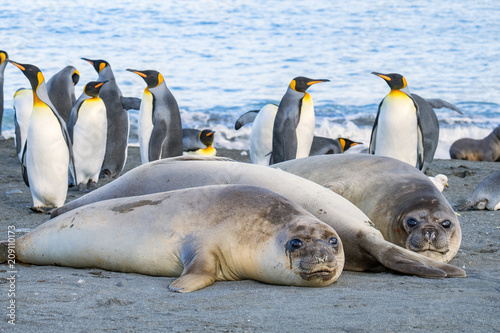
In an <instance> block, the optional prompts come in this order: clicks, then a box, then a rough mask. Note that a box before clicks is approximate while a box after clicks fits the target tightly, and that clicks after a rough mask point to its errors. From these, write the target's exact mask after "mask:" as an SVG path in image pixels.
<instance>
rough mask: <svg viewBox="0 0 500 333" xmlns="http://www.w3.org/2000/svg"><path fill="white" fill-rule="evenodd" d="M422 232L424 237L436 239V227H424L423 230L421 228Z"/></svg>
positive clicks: (429, 239) (430, 239)
mask: <svg viewBox="0 0 500 333" xmlns="http://www.w3.org/2000/svg"><path fill="white" fill-rule="evenodd" d="M422 233H423V235H424V237H425V239H426V240H428V241H432V240H434V239H436V229H434V228H425V229H424V230H422Z"/></svg>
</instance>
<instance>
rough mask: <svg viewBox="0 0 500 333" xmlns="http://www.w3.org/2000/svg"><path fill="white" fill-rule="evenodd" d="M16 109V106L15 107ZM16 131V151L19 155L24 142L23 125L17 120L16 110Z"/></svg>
mask: <svg viewBox="0 0 500 333" xmlns="http://www.w3.org/2000/svg"><path fill="white" fill-rule="evenodd" d="M14 110H15V108H14ZM14 126H15V128H14V132H15V135H16V153H17V155H18V156H19V153H20V152H21V147H22V142H21V127H20V126H19V123H18V122H17V115H16V113H15V112H14Z"/></svg>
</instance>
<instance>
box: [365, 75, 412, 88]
mask: <svg viewBox="0 0 500 333" xmlns="http://www.w3.org/2000/svg"><path fill="white" fill-rule="evenodd" d="M372 74H373V75H377V76H380V77H381V78H383V79H384V80H385V82H387V84H388V85H389V87H390V88H391V89H392V90H394V89H404V88H406V86H407V83H406V79H405V78H404V76H403V75H401V74H397V73H391V74H381V73H377V72H372Z"/></svg>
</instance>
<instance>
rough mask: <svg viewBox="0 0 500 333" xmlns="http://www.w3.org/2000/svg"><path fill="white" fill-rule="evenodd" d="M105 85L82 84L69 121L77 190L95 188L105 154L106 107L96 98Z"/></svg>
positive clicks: (96, 83) (98, 83)
mask: <svg viewBox="0 0 500 333" xmlns="http://www.w3.org/2000/svg"><path fill="white" fill-rule="evenodd" d="M105 83H106V82H98V81H91V82H89V83H87V84H86V85H85V87H84V88H83V93H82V95H81V96H80V97H79V98H78V101H77V102H76V104H75V106H74V107H73V109H72V110H71V115H70V117H69V121H68V132H69V136H70V138H71V142H72V143H73V155H74V160H75V173H76V179H78V184H76V185H78V190H79V191H83V190H84V186H85V185H87V189H89V190H94V189H95V188H96V185H97V181H98V180H99V173H100V171H101V166H102V162H103V160H104V154H105V153H106V133H107V130H108V125H107V122H108V121H107V119H106V106H105V105H104V102H103V100H102V99H101V98H99V91H100V90H101V88H102V86H103V85H104V84H105Z"/></svg>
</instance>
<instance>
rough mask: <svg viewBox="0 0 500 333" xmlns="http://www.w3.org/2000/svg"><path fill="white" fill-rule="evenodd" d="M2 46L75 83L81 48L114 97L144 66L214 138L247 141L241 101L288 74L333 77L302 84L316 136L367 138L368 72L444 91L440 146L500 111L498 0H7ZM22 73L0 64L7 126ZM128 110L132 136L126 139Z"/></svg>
mask: <svg viewBox="0 0 500 333" xmlns="http://www.w3.org/2000/svg"><path fill="white" fill-rule="evenodd" d="M0 41H1V42H0V49H1V50H5V51H7V52H8V53H9V57H10V58H11V59H12V60H14V61H18V62H21V63H30V64H34V65H37V66H38V67H40V69H41V70H42V72H43V73H44V75H45V77H46V79H47V80H48V78H50V77H51V76H52V75H53V74H55V73H56V72H58V71H59V70H61V69H62V68H63V67H65V66H67V65H73V66H75V67H76V68H77V69H78V71H79V72H80V83H78V85H77V86H76V91H77V95H79V94H81V91H82V88H83V86H84V85H85V83H86V82H88V81H92V80H95V79H96V77H97V74H96V72H95V71H94V69H93V67H92V66H91V65H90V64H88V63H87V62H85V61H83V60H81V59H80V58H81V57H86V58H90V59H104V60H106V61H108V62H109V63H110V64H111V67H112V68H113V70H114V73H115V76H116V79H117V82H118V84H119V86H120V88H121V89H122V92H123V94H124V95H125V96H134V97H142V93H143V90H144V88H145V83H144V81H143V80H142V79H141V78H140V77H139V76H137V75H134V74H133V73H130V72H127V71H126V68H135V69H139V70H140V69H155V70H158V71H160V72H161V73H162V74H163V76H164V77H165V80H166V83H167V85H168V86H169V88H170V89H171V90H172V92H173V94H174V95H175V97H176V99H177V101H178V103H179V106H180V108H181V116H182V121H183V127H189V128H199V129H203V128H211V129H213V130H215V131H216V132H217V134H216V147H224V148H236V149H248V147H249V134H250V129H251V128H250V126H248V125H247V126H245V127H243V128H242V129H240V130H239V131H236V130H234V122H235V120H236V119H237V118H238V117H239V116H240V115H241V114H243V113H244V112H246V111H249V110H254V109H260V108H261V107H262V106H264V105H265V104H266V103H270V102H272V103H279V101H280V99H281V97H282V96H283V94H284V93H285V91H286V89H287V86H288V84H289V83H290V81H291V80H292V79H293V78H294V77H296V76H307V77H310V78H315V79H330V80H331V82H329V83H321V84H317V85H314V86H312V87H311V88H310V89H309V90H308V92H309V93H310V94H311V96H312V97H313V100H314V103H315V111H316V135H322V136H329V137H333V138H336V137H339V136H342V137H347V138H351V139H352V140H355V141H361V142H364V143H365V147H366V146H367V145H368V143H369V138H370V132H371V126H372V123H373V120H374V119H375V115H376V112H377V107H378V104H379V102H380V101H381V99H382V98H383V97H384V96H385V95H386V94H387V93H388V92H389V87H388V86H387V84H386V83H385V82H384V81H383V80H382V79H380V78H378V77H376V76H374V75H371V74H370V73H371V72H372V71H377V72H381V73H394V72H396V73H400V74H402V75H404V76H405V77H406V79H407V81H408V85H409V88H410V91H411V92H413V93H416V94H418V95H420V96H422V97H424V98H442V99H444V100H447V101H449V102H451V103H453V104H455V105H456V106H458V107H459V108H460V109H461V110H462V111H463V113H464V115H463V116H461V115H459V114H457V113H455V112H453V111H449V110H446V109H441V110H437V111H436V113H437V115H438V118H439V120H440V125H441V130H440V143H439V146H438V150H437V153H436V157H438V158H449V155H448V149H449V146H450V145H451V143H453V142H454V141H455V140H457V139H459V138H462V137H472V138H482V137H484V136H486V135H488V134H489V133H490V132H491V131H492V130H493V128H494V127H496V126H498V125H499V124H500V81H499V79H498V74H499V73H500V57H499V55H500V6H499V5H498V3H497V2H495V1H481V0H479V1H475V2H471V1H465V0H459V1H453V2H444V1H443V2H436V1H431V0H422V1H419V2H403V1H375V0H372V1H370V0H365V1H346V2H334V1H326V0H325V1H319V0H312V1H263V0H252V1H244V0H241V1H238V0H235V1H210V0H204V1H181V0H177V1H176V0H174V1H153V0H150V1H147V0H146V1H141V2H138V1H105V2H100V3H99V4H96V3H89V2H87V1H71V2H61V1H27V0H19V1H15V2H13V1H7V2H6V3H3V4H2V11H1V12H0ZM28 85H29V83H28V80H27V79H26V78H25V77H24V76H23V74H22V73H21V72H20V71H19V69H17V68H15V67H14V66H10V65H9V66H7V69H6V70H5V86H4V91H5V107H6V111H5V114H4V120H3V129H2V130H3V132H4V135H7V136H13V133H14V130H13V112H14V111H13V109H12V96H13V95H14V92H15V91H16V90H17V89H18V88H20V87H26V86H28ZM137 113H138V111H131V112H130V116H131V120H132V128H131V137H130V142H131V144H134V143H136V142H137V133H136V132H137V129H136V124H137Z"/></svg>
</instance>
